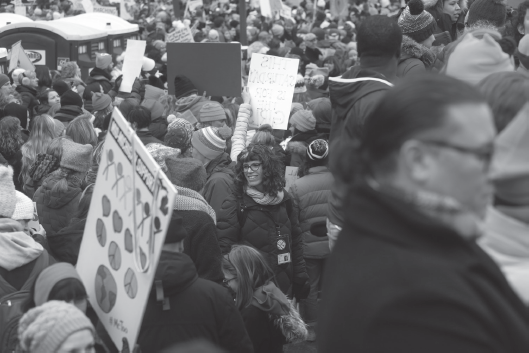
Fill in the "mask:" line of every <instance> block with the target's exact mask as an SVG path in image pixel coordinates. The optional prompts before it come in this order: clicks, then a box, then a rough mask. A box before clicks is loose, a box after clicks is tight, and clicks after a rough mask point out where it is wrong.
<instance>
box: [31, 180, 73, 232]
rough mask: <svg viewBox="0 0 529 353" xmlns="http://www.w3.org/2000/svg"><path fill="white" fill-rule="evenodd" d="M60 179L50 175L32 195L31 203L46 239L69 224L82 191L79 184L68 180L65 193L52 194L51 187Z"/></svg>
mask: <svg viewBox="0 0 529 353" xmlns="http://www.w3.org/2000/svg"><path fill="white" fill-rule="evenodd" d="M60 179H61V177H60V176H58V175H56V174H50V175H49V176H48V177H47V178H46V179H45V180H44V182H43V183H42V186H41V187H40V188H38V189H37V191H35V195H33V201H34V202H35V203H36V204H37V214H38V215H39V222H40V224H41V225H42V227H44V229H45V230H46V235H47V236H48V237H51V236H54V235H56V234H57V233H58V232H59V231H60V230H61V229H63V228H64V227H66V226H67V225H68V224H69V223H70V220H71V219H72V216H73V215H74V213H75V212H76V211H77V206H78V205H79V199H80V198H81V193H82V191H83V190H81V187H80V182H77V181H74V180H71V179H70V180H68V190H67V191H66V192H61V193H56V192H53V191H52V189H53V187H54V186H55V184H57V182H58V181H59V180H60Z"/></svg>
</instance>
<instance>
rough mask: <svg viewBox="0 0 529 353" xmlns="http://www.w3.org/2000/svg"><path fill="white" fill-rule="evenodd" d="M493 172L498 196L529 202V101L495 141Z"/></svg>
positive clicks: (516, 202) (512, 201)
mask: <svg viewBox="0 0 529 353" xmlns="http://www.w3.org/2000/svg"><path fill="white" fill-rule="evenodd" d="M494 145H495V147H496V149H495V152H494V157H493V159H492V163H491V168H490V176H491V179H492V182H493V184H494V189H495V194H496V197H497V198H498V199H500V200H501V201H504V202H506V203H508V204H510V205H513V206H529V158H528V156H529V104H526V105H525V106H524V107H523V108H522V109H521V110H520V112H519V113H518V114H517V115H516V117H515V118H514V119H513V120H512V121H511V122H510V123H509V124H508V125H507V127H506V128H505V129H504V130H502V132H500V134H499V135H498V136H497V137H496V141H495V143H494Z"/></svg>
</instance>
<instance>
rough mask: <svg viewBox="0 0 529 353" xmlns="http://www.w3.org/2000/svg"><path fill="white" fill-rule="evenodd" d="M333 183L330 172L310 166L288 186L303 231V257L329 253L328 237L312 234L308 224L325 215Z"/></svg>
mask: <svg viewBox="0 0 529 353" xmlns="http://www.w3.org/2000/svg"><path fill="white" fill-rule="evenodd" d="M333 183H334V178H333V176H332V174H331V172H329V170H328V169H327V167H323V166H322V167H314V168H310V169H309V174H308V175H305V176H303V177H302V178H299V179H297V180H296V181H294V183H293V184H292V186H291V187H290V195H291V196H292V201H293V204H294V212H296V213H297V214H298V219H299V226H300V227H301V231H302V232H303V233H302V234H303V254H304V256H305V258H311V259H322V258H325V257H327V256H328V255H329V251H330V250H329V239H328V238H327V237H323V238H320V237H317V236H315V235H312V233H311V232H310V226H311V225H312V223H314V222H318V221H323V220H325V218H326V217H327V202H328V199H329V196H330V194H331V187H332V184H333Z"/></svg>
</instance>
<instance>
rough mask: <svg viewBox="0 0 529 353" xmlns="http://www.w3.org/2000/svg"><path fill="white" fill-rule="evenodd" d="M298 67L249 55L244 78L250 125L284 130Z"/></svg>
mask: <svg viewBox="0 0 529 353" xmlns="http://www.w3.org/2000/svg"><path fill="white" fill-rule="evenodd" d="M298 65H299V60H298V59H286V58H281V57H277V56H270V55H264V54H256V53H254V54H253V55H252V63H251V66H250V74H249V75H248V87H249V88H250V95H251V96H252V110H253V114H252V116H251V117H250V120H251V121H250V123H251V124H253V125H263V124H270V125H271V126H272V127H273V128H274V129H281V130H286V129H287V125H288V117H289V114H290V106H291V104H292V96H293V95H294V86H295V85H296V76H297V72H298Z"/></svg>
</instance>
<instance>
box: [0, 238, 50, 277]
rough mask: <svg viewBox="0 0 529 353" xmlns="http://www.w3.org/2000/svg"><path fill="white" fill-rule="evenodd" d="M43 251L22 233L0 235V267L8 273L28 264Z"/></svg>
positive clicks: (40, 246)
mask: <svg viewBox="0 0 529 353" xmlns="http://www.w3.org/2000/svg"><path fill="white" fill-rule="evenodd" d="M43 251H44V248H43V247H42V245H40V244H39V243H37V242H36V241H35V240H33V238H32V237H30V236H29V235H27V234H26V233H24V232H21V231H17V232H9V233H4V232H2V233H0V267H2V268H5V269H6V270H8V271H12V270H14V269H15V268H19V267H21V266H24V265H26V264H28V263H30V262H31V261H33V260H35V259H36V258H37V257H39V256H40V254H42V252H43Z"/></svg>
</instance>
